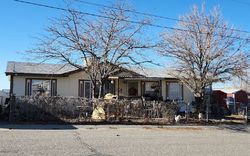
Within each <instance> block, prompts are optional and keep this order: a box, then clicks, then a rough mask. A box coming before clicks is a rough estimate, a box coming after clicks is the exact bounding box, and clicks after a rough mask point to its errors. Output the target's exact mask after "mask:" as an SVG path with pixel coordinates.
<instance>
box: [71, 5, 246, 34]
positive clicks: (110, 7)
mask: <svg viewBox="0 0 250 156" xmlns="http://www.w3.org/2000/svg"><path fill="white" fill-rule="evenodd" d="M75 1H76V2H79V3H83V4H88V5H92V6H97V7H104V8H108V9H116V10H120V8H117V7H113V6H108V5H103V4H100V3H94V2H88V1H84V0H75ZM232 1H238V0H232ZM242 3H243V2H242ZM245 3H247V2H245ZM247 4H248V5H250V3H247ZM122 10H123V11H126V12H131V13H135V14H138V15H144V16H151V17H155V18H159V19H166V20H171V21H177V22H184V23H191V22H189V21H185V20H181V19H177V18H172V17H167V16H160V15H156V14H150V13H145V12H139V11H135V10H130V9H122ZM203 25H205V26H208V25H207V24H203ZM219 28H223V27H219ZM227 29H230V30H233V31H237V32H241V33H250V31H247V30H241V29H234V28H227Z"/></svg>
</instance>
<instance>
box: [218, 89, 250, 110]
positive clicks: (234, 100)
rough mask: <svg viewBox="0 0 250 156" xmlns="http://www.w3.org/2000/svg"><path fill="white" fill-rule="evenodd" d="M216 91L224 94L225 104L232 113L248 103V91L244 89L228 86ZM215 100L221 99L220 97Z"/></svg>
mask: <svg viewBox="0 0 250 156" xmlns="http://www.w3.org/2000/svg"><path fill="white" fill-rule="evenodd" d="M218 91H220V92H221V93H220V94H221V95H222V94H223V96H225V98H224V101H225V103H226V106H227V108H228V109H229V110H230V111H231V112H232V113H236V112H237V111H238V110H239V109H241V108H244V107H246V106H247V105H248V103H249V97H248V96H249V93H248V92H247V91H245V90H242V89H237V88H229V89H219V90H217V92H218ZM218 98H219V97H218ZM217 100H220V101H222V99H217ZM223 104H224V103H223Z"/></svg>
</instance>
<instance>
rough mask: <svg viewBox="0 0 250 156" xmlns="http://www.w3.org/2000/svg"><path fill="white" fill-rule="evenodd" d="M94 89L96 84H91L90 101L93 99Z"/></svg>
mask: <svg viewBox="0 0 250 156" xmlns="http://www.w3.org/2000/svg"><path fill="white" fill-rule="evenodd" d="M95 88H96V84H94V83H93V82H92V87H91V96H92V99H94V98H95Z"/></svg>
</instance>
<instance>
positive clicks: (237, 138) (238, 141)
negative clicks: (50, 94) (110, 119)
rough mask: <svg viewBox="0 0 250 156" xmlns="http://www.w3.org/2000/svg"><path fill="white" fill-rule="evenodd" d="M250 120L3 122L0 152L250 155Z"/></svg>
mask: <svg viewBox="0 0 250 156" xmlns="http://www.w3.org/2000/svg"><path fill="white" fill-rule="evenodd" d="M249 147H250V126H242V125H241V126H240V125H238V126H233V125H231V126H228V125H227V126H217V127H215V126H214V127H213V126H211V127H205V126H190V127H187V126H171V127H168V126H163V127H157V126H120V125H117V126H116V125H104V126H82V125H80V126H79V125H78V126H71V125H67V126H65V125H8V124H0V155H4V156H5V155H7V156H8V155H11V156H12V155H36V156H37V155H60V156H61V155H70V156H75V155H98V156H103V155H138V156H139V155H152V156H155V155H175V156H176V155H178V156H179V155H192V156H194V155H199V156H200V155H218V156H221V155H225V156H229V155H235V156H236V155H237V156H240V155H244V156H247V155H250V148H249Z"/></svg>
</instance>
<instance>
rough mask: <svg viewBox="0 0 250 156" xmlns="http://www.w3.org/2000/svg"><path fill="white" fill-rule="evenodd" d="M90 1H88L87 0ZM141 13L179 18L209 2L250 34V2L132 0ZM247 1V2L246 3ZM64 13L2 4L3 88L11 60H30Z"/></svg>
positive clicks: (4, 0) (59, 2)
mask: <svg viewBox="0 0 250 156" xmlns="http://www.w3.org/2000/svg"><path fill="white" fill-rule="evenodd" d="M27 1H32V2H37V3H43V4H49V5H54V6H60V7H64V6H65V4H64V1H63V0H54V1H50V0H27ZM86 1H87V0H86ZM89 1H90V2H95V3H100V4H105V5H110V4H111V3H112V2H115V1H114V0H89ZM128 2H129V3H131V4H132V5H133V7H134V8H135V9H136V10H137V11H140V12H146V13H151V14H156V15H161V16H167V17H172V18H178V17H179V16H180V15H183V14H185V13H188V12H189V11H190V8H191V7H192V5H194V4H196V5H198V6H201V4H202V3H203V2H205V3H206V7H207V8H208V9H210V8H212V7H213V6H216V5H219V6H220V8H221V11H222V14H223V16H224V18H225V20H226V21H228V22H229V23H230V24H232V25H234V26H235V27H237V28H239V29H244V30H248V31H250V22H249V21H250V16H249V10H250V2H249V1H248V0H207V1H204V0H131V1H128ZM245 2H246V3H245ZM75 4H76V5H77V6H78V7H79V8H80V9H81V10H82V11H85V12H96V10H97V9H98V7H93V6H90V5H86V4H82V3H75ZM60 15H62V12H60V11H57V10H51V9H47V8H39V7H35V6H30V5H26V4H21V3H18V2H15V1H13V0H1V2H0V19H1V22H0V54H1V55H0V89H5V88H9V81H8V78H7V77H6V76H5V73H4V72H5V69H6V65H7V61H27V60H25V58H26V57H27V56H25V55H23V54H21V53H22V52H24V51H25V50H27V49H30V48H32V47H34V44H35V39H34V37H36V36H39V34H43V33H44V28H45V27H46V26H48V25H49V18H53V17H59V16H60ZM155 22H157V23H160V24H162V25H166V26H175V24H176V23H175V22H173V21H170V20H157V21H155ZM159 31H161V30H159V29H158V28H151V30H150V32H151V33H152V34H155V33H157V32H159Z"/></svg>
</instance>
